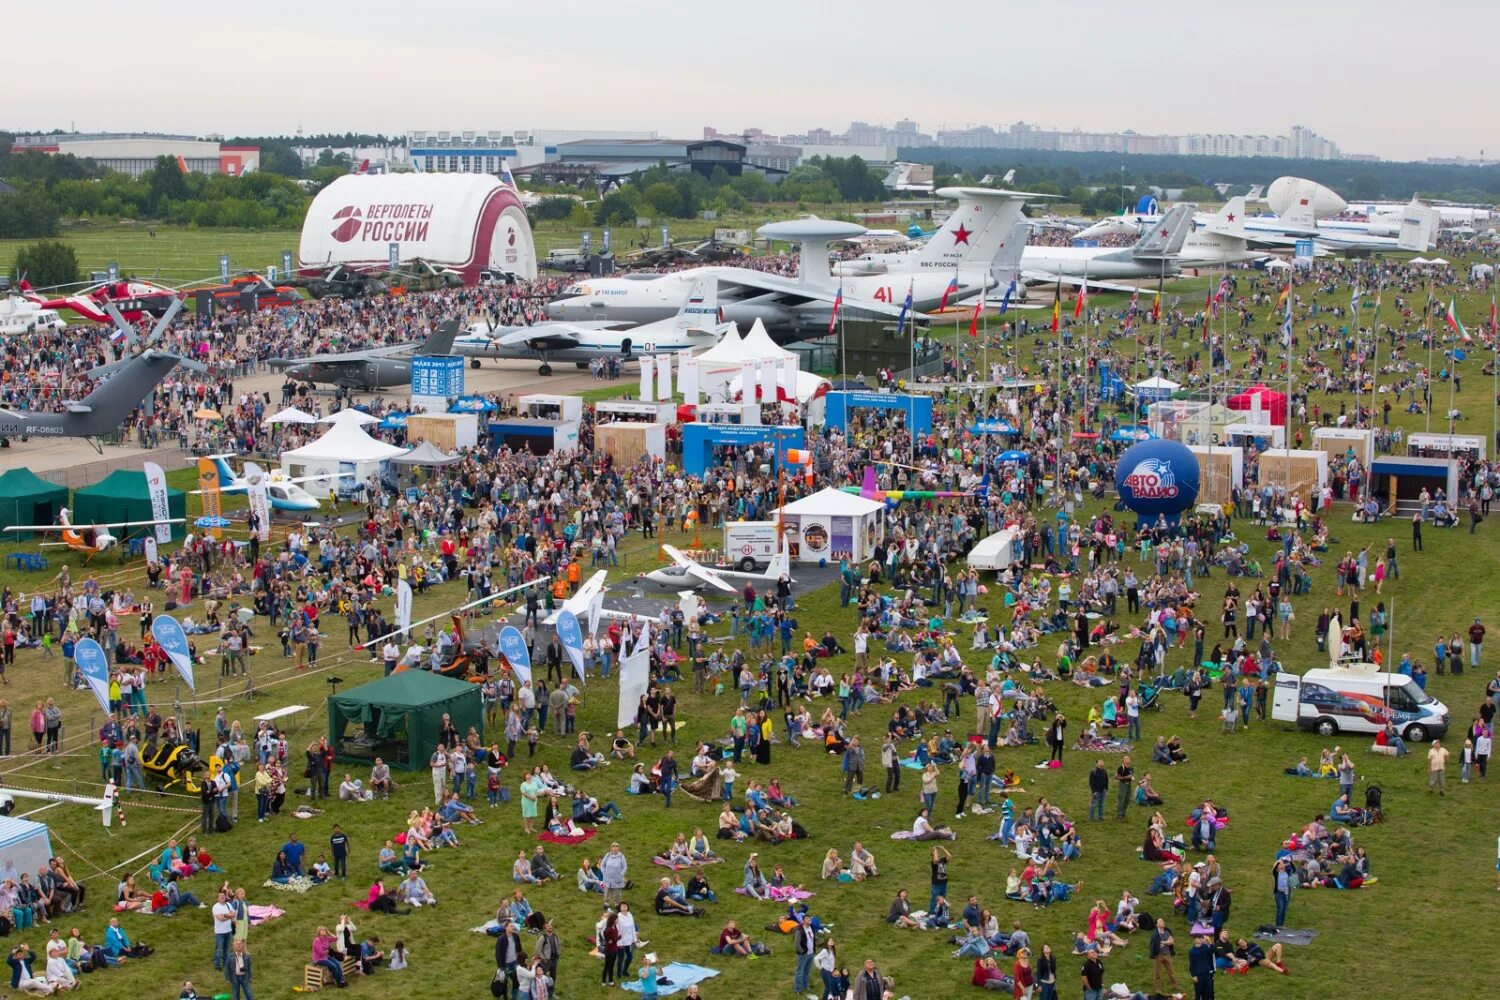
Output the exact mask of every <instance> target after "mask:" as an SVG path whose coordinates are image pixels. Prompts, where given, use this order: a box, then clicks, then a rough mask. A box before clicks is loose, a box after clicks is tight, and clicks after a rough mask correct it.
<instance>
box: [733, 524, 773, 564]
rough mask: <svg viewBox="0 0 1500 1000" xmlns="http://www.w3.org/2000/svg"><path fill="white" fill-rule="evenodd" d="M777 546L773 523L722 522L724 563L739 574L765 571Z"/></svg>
mask: <svg viewBox="0 0 1500 1000" xmlns="http://www.w3.org/2000/svg"><path fill="white" fill-rule="evenodd" d="M778 546H779V542H778V541H777V538H776V522H775V521H725V522H724V561H725V562H726V563H728V564H729V565H731V566H733V567H734V568H735V569H737V570H740V571H741V572H744V573H749V572H752V571H754V570H758V569H765V568H766V567H767V566H769V565H770V564H771V559H772V557H774V556H775V555H776V550H777V548H778Z"/></svg>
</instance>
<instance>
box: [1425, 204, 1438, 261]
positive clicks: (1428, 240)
mask: <svg viewBox="0 0 1500 1000" xmlns="http://www.w3.org/2000/svg"><path fill="white" fill-rule="evenodd" d="M1422 215H1423V217H1424V218H1425V219H1426V222H1425V224H1424V225H1423V226H1422V249H1423V250H1426V249H1427V248H1428V247H1435V246H1437V237H1438V230H1439V229H1441V228H1442V226H1443V213H1442V212H1439V211H1438V210H1437V209H1435V208H1433V207H1432V206H1430V205H1429V206H1427V207H1426V208H1424V209H1423V210H1422Z"/></svg>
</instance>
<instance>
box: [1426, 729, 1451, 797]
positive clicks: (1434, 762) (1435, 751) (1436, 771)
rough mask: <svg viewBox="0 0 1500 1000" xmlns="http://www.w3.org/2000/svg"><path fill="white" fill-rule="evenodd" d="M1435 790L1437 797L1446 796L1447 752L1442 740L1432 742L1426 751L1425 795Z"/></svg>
mask: <svg viewBox="0 0 1500 1000" xmlns="http://www.w3.org/2000/svg"><path fill="white" fill-rule="evenodd" d="M1434 788H1435V789H1437V793H1438V796H1439V797H1443V796H1446V795H1447V794H1448V751H1447V749H1445V748H1444V746H1443V741H1442V740H1433V741H1432V748H1431V749H1429V750H1428V751H1427V794H1428V795H1431V794H1432V790H1433V789H1434Z"/></svg>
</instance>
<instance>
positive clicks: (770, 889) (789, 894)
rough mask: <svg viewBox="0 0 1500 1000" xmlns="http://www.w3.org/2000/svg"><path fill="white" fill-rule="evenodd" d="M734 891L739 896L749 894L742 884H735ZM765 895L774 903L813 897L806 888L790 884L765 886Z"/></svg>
mask: <svg viewBox="0 0 1500 1000" xmlns="http://www.w3.org/2000/svg"><path fill="white" fill-rule="evenodd" d="M734 891H735V892H736V893H738V894H739V895H741V896H748V895H750V893H749V892H748V891H746V889H745V887H744V886H742V885H741V886H736V887H735V890H734ZM766 895H767V897H768V898H769V899H770V900H771V901H772V902H776V903H793V902H798V901H800V900H804V899H812V897H813V894H812V893H810V892H808V891H807V890H806V889H798V888H796V887H795V886H790V885H772V886H767V887H766Z"/></svg>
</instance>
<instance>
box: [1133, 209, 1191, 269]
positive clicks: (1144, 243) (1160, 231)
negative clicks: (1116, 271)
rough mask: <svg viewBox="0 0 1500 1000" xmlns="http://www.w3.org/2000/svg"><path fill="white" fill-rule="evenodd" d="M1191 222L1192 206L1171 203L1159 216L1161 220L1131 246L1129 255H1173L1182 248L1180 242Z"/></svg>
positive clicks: (1154, 256) (1150, 256)
mask: <svg viewBox="0 0 1500 1000" xmlns="http://www.w3.org/2000/svg"><path fill="white" fill-rule="evenodd" d="M1192 224H1193V206H1192V205H1188V204H1178V205H1173V206H1172V207H1171V209H1169V210H1168V211H1167V214H1166V215H1163V216H1162V217H1161V221H1160V222H1158V223H1157V224H1156V225H1155V226H1153V227H1152V228H1151V230H1150V231H1148V232H1147V233H1146V235H1144V236H1142V237H1141V238H1140V240H1138V241H1137V242H1136V244H1135V246H1134V247H1132V248H1131V251H1130V253H1131V256H1132V257H1136V258H1142V257H1149V258H1156V257H1171V256H1173V255H1174V254H1176V253H1177V252H1178V251H1179V250H1181V249H1182V244H1183V242H1184V241H1185V240H1186V239H1187V236H1188V231H1189V230H1190V229H1191V228H1192Z"/></svg>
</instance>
